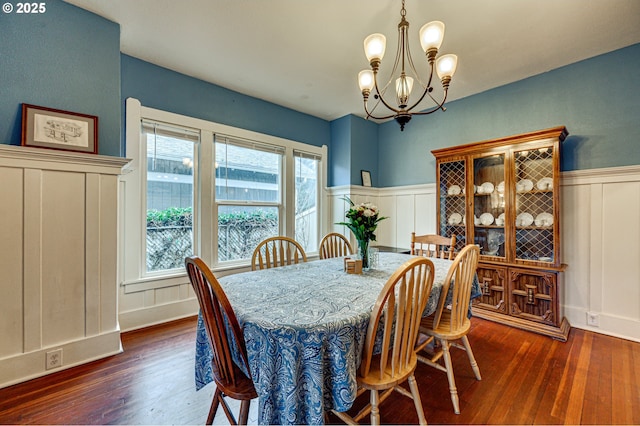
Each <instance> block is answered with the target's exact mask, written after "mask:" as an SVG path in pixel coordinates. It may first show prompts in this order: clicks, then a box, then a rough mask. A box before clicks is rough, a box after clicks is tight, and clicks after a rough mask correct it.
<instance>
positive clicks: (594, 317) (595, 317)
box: [587, 312, 600, 327]
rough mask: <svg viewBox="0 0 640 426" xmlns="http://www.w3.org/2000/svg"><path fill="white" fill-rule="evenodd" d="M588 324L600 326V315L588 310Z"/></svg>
mask: <svg viewBox="0 0 640 426" xmlns="http://www.w3.org/2000/svg"><path fill="white" fill-rule="evenodd" d="M587 325H590V326H592V327H600V315H599V314H597V313H595V312H587Z"/></svg>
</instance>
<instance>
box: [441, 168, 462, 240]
mask: <svg viewBox="0 0 640 426" xmlns="http://www.w3.org/2000/svg"><path fill="white" fill-rule="evenodd" d="M438 182H439V184H440V188H439V191H438V193H439V194H440V200H439V203H438V218H439V219H438V230H439V232H438V233H439V234H440V235H443V236H445V237H451V236H453V235H455V236H456V248H455V251H456V252H459V251H460V250H462V249H463V248H464V246H465V245H466V244H467V232H466V226H467V225H466V210H467V194H466V187H467V180H466V162H465V161H464V160H454V161H444V162H442V163H440V164H439V166H438Z"/></svg>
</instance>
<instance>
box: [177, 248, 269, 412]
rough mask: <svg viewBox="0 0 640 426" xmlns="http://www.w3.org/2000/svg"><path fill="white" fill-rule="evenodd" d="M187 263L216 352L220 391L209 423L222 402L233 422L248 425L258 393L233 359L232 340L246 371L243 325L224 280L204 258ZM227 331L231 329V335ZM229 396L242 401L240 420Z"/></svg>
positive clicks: (214, 368)
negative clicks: (234, 308) (218, 276)
mask: <svg viewBox="0 0 640 426" xmlns="http://www.w3.org/2000/svg"><path fill="white" fill-rule="evenodd" d="M185 266H186V268H187V273H188V275H189V280H191V285H192V286H193V290H194V291H195V293H196V296H197V297H198V303H199V304H200V312H201V314H202V318H203V320H204V325H205V329H206V330H207V336H208V337H209V342H210V343H211V349H212V352H213V357H212V360H211V367H212V374H213V380H214V382H215V384H216V391H215V393H214V395H213V402H212V403H211V408H210V409H209V415H208V416H207V423H206V424H208V425H210V424H212V423H213V419H214V417H215V415H216V411H218V406H219V405H220V403H222V408H223V410H224V412H225V414H226V416H227V419H228V420H229V422H230V423H231V424H234V425H235V424H240V425H246V424H247V419H248V416H249V405H250V403H251V400H252V399H254V398H257V397H258V394H257V393H256V389H255V387H254V385H253V381H252V380H251V377H247V376H246V375H245V374H244V373H243V372H242V370H241V369H240V368H239V367H238V366H237V365H236V364H235V362H234V361H233V359H232V357H231V353H232V346H231V344H230V340H229V337H232V338H233V341H234V342H235V343H236V345H235V346H236V348H237V351H238V355H239V356H240V360H241V361H242V363H243V364H244V367H245V368H246V371H250V370H249V361H248V357H247V349H246V346H245V342H244V335H243V333H242V329H241V328H240V325H239V324H238V319H237V318H236V315H235V313H234V312H233V309H232V308H231V305H230V304H229V300H228V299H227V296H226V295H225V293H224V291H223V290H222V287H221V286H220V283H218V280H217V279H216V277H215V276H214V275H213V273H212V272H211V269H209V267H208V266H207V265H206V264H205V263H204V262H203V261H202V259H200V258H199V257H197V256H193V257H187V258H186V259H185ZM225 325H226V326H225ZM227 333H231V336H229V335H228V334H227ZM225 396H229V397H231V398H233V399H237V400H240V401H242V402H241V403H240V414H239V416H238V421H237V422H236V419H235V417H234V416H233V413H232V412H231V409H230V408H229V405H228V404H227V402H226V401H225V400H224V397H225Z"/></svg>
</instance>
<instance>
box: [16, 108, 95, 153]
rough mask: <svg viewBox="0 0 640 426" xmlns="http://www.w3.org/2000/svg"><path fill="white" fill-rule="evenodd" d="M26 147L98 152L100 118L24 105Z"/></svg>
mask: <svg viewBox="0 0 640 426" xmlns="http://www.w3.org/2000/svg"><path fill="white" fill-rule="evenodd" d="M22 146H35V147H39V148H50V149H61V150H64V151H76V152H86V153H89V154H97V153H98V117H96V116H93V115H86V114H78V113H76V112H69V111H62V110H59V109H53V108H45V107H41V106H36V105H29V104H22Z"/></svg>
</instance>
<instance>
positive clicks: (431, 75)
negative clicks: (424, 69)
mask: <svg viewBox="0 0 640 426" xmlns="http://www.w3.org/2000/svg"><path fill="white" fill-rule="evenodd" d="M430 67H431V73H430V74H429V84H427V86H426V87H424V92H422V96H420V99H418V100H417V101H416V102H415V103H414V104H413V105H411V107H409V108H407V111H411V110H412V109H414V108H415V107H417V106H418V104H419V103H420V102H422V100H423V99H424V97H425V96H426V95H427V93H428V94H429V97H430V98H431V99H432V100H433V102H434V103H435V104H436V105H438V106H440V107H442V105H443V104H444V100H445V99H447V93H446V91H445V95H444V99H443V100H442V102H441V103H440V102H438V101H436V100H435V99H433V96H431V90H432V87H431V79H432V78H433V70H434V68H433V62H430ZM420 84H422V82H420Z"/></svg>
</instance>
